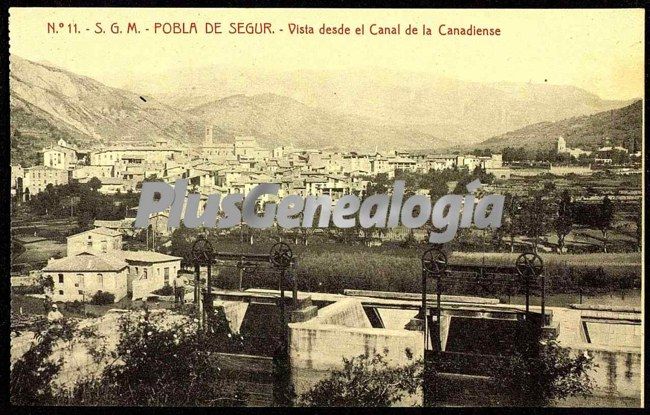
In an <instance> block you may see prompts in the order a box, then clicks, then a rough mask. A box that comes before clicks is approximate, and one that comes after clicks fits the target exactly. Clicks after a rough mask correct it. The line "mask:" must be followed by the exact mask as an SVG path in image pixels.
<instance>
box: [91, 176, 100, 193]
mask: <svg viewBox="0 0 650 415" xmlns="http://www.w3.org/2000/svg"><path fill="white" fill-rule="evenodd" d="M88 187H90V189H91V190H92V191H93V192H96V191H98V190H99V189H100V188H101V187H102V182H101V180H99V179H98V178H97V177H93V178H92V179H90V180H88Z"/></svg>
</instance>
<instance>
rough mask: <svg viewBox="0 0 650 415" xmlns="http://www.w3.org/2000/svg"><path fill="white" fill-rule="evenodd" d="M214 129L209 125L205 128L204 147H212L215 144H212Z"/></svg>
mask: <svg viewBox="0 0 650 415" xmlns="http://www.w3.org/2000/svg"><path fill="white" fill-rule="evenodd" d="M213 133H214V131H213V129H212V126H211V125H207V126H206V127H205V138H204V139H203V145H204V146H211V145H212V144H213V142H212V136H213Z"/></svg>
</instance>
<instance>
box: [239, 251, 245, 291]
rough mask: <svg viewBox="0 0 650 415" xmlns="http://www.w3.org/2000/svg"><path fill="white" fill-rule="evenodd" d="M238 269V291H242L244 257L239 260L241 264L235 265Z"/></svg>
mask: <svg viewBox="0 0 650 415" xmlns="http://www.w3.org/2000/svg"><path fill="white" fill-rule="evenodd" d="M237 268H239V291H242V284H243V282H244V257H242V258H241V262H239V263H238V264H237Z"/></svg>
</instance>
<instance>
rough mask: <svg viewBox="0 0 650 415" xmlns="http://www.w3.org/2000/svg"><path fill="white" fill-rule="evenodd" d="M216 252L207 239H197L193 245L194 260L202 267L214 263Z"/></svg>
mask: <svg viewBox="0 0 650 415" xmlns="http://www.w3.org/2000/svg"><path fill="white" fill-rule="evenodd" d="M213 254H214V251H213V249H212V244H211V243H210V241H208V240H207V239H205V238H201V239H197V240H196V241H195V242H194V244H192V259H193V260H194V262H195V263H198V264H200V265H207V264H209V263H210V262H211V261H212V257H213Z"/></svg>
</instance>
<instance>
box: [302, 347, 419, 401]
mask: <svg viewBox="0 0 650 415" xmlns="http://www.w3.org/2000/svg"><path fill="white" fill-rule="evenodd" d="M387 354H388V350H386V349H384V351H383V353H375V354H374V355H372V356H370V355H368V354H363V355H360V356H357V357H353V358H352V359H346V358H344V359H343V369H341V370H335V371H333V372H332V373H331V374H330V376H329V377H328V378H326V379H323V380H321V381H320V382H318V383H317V384H316V385H314V386H313V387H312V388H311V389H310V390H309V391H307V392H306V393H304V394H302V395H301V396H300V397H299V400H298V404H299V405H302V406H330V407H332V406H334V407H341V406H357V407H359V406H363V407H387V406H391V405H393V404H395V403H397V402H399V401H401V400H402V399H403V398H404V397H405V396H407V395H412V394H415V393H416V392H417V391H418V389H421V388H422V380H423V379H422V377H423V368H424V365H423V363H422V360H418V361H413V355H412V354H411V353H410V351H409V350H408V349H407V352H406V357H407V359H408V360H409V363H408V364H406V365H404V366H401V367H390V366H389V364H388V362H387V361H386V356H387Z"/></svg>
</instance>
